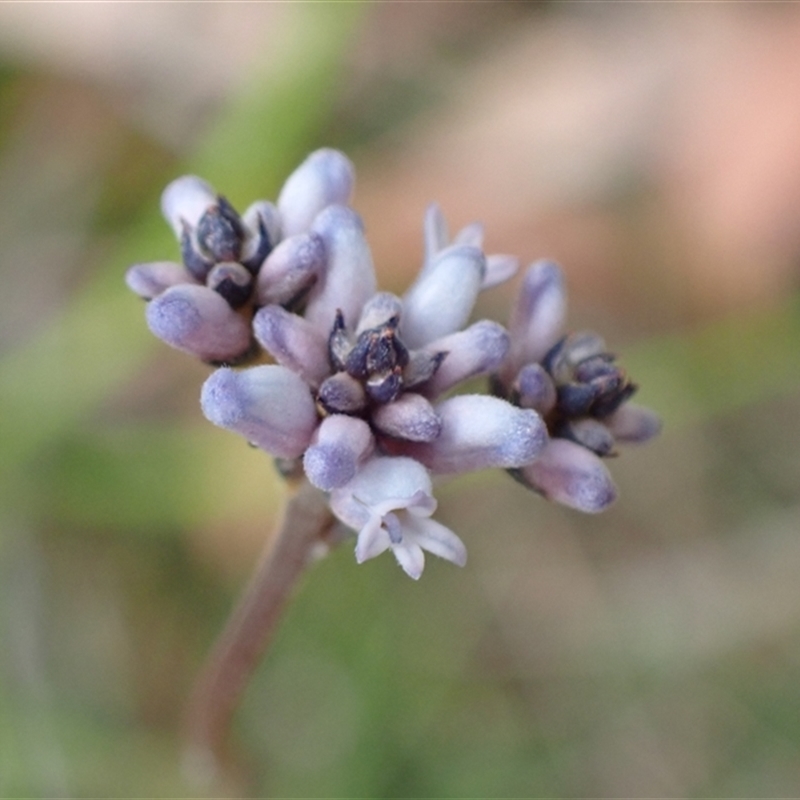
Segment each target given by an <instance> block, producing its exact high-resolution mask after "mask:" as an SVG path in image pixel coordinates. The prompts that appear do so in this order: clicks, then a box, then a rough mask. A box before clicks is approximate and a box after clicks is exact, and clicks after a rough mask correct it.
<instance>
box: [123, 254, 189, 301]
mask: <svg viewBox="0 0 800 800" xmlns="http://www.w3.org/2000/svg"><path fill="white" fill-rule="evenodd" d="M125 283H126V284H127V285H128V288H129V289H130V290H131V291H133V292H135V293H136V294H138V295H139V297H143V298H144V299H145V300H151V299H152V298H154V297H157V296H158V295H160V294H161V293H162V292H164V291H166V290H167V289H169V287H170V286H177V285H178V284H181V283H197V281H195V279H194V277H193V276H192V275H191V273H190V272H189V270H187V269H186V267H184V266H183V264H178V263H176V262H175V261H151V262H149V263H147V264H134V265H133V266H132V267H131V268H130V269H129V270H128V271H127V272H126V273H125Z"/></svg>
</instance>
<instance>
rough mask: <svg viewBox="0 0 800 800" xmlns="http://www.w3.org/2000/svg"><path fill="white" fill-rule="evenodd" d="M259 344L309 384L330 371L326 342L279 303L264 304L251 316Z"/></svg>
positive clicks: (319, 334)
mask: <svg viewBox="0 0 800 800" xmlns="http://www.w3.org/2000/svg"><path fill="white" fill-rule="evenodd" d="M253 332H254V333H255V337H256V339H257V340H258V342H259V344H260V345H261V346H262V347H263V348H264V349H265V350H266V351H267V352H268V353H269V354H270V355H271V356H272V357H273V358H274V359H275V360H276V361H277V362H278V363H279V364H282V365H283V366H284V367H287V368H288V369H290V370H292V372H296V373H297V374H298V375H300V376H301V377H302V378H303V380H305V381H306V382H307V383H309V384H311V385H312V386H318V385H319V384H320V382H321V381H322V380H323V379H324V378H325V377H326V376H327V375H328V374H329V373H330V364H329V363H328V342H327V340H326V339H325V337H324V336H323V335H322V334H321V333H320V332H319V331H318V330H317V329H316V328H315V327H314V326H313V325H311V324H310V323H309V322H307V321H306V320H305V319H303V318H302V317H300V316H298V315H297V314H292V313H291V312H289V311H287V310H286V309H284V308H281V306H264V308H260V309H259V310H258V311H257V312H256V315H255V317H253Z"/></svg>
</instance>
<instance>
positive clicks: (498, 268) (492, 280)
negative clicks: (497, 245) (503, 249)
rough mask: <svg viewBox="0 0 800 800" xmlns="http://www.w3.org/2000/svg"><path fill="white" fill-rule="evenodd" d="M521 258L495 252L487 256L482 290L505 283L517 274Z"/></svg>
mask: <svg viewBox="0 0 800 800" xmlns="http://www.w3.org/2000/svg"><path fill="white" fill-rule="evenodd" d="M518 269H519V259H518V258H517V257H516V256H507V255H500V254H495V255H491V256H486V274H485V275H484V276H483V281H482V283H481V291H483V290H484V289H491V288H492V287H493V286H498V285H499V284H501V283H505V282H506V281H507V280H510V279H511V278H513V277H514V275H516V274H517V270H518Z"/></svg>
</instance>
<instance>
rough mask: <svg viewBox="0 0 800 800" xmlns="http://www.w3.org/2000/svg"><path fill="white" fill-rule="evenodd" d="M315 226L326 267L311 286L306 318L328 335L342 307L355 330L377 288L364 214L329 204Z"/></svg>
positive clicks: (344, 314) (314, 230) (318, 217)
mask: <svg viewBox="0 0 800 800" xmlns="http://www.w3.org/2000/svg"><path fill="white" fill-rule="evenodd" d="M312 230H313V232H314V233H317V234H319V236H320V237H321V238H322V240H323V242H324V244H325V250H326V254H327V269H326V270H325V271H324V273H323V275H322V276H321V277H320V279H319V280H318V281H317V282H316V283H315V284H314V286H313V287H312V288H311V292H310V294H309V297H308V304H307V306H306V319H307V320H309V321H310V322H311V323H313V324H314V325H316V326H317V328H318V329H319V330H320V331H322V332H324V333H325V334H326V335H327V334H328V333H329V332H330V330H331V328H333V325H334V322H335V320H336V315H337V312H338V311H341V313H342V315H343V317H344V320H345V322H346V324H347V326H348V328H349V329H350V330H353V328H354V327H355V324H356V320H358V319H359V317H360V316H361V309H362V308H363V307H364V304H365V303H366V302H367V300H369V298H370V297H372V295H374V294H375V289H376V281H375V270H374V269H373V266H372V254H371V253H370V251H369V246H368V245H367V241H366V239H365V238H364V226H363V224H362V222H361V218H360V217H359V216H358V214H356V212H355V211H353V210H352V209H350V208H346V207H345V206H329V207H328V208H326V209H325V210H324V211H323V212H322V213H321V214H319V215H318V216H317V218H316V219H315V220H314V225H313V228H312Z"/></svg>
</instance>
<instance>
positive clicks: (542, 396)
mask: <svg viewBox="0 0 800 800" xmlns="http://www.w3.org/2000/svg"><path fill="white" fill-rule="evenodd" d="M511 391H512V395H513V396H514V398H515V399H516V400H517V402H515V405H519V406H520V407H521V408H532V409H533V410H534V411H538V412H539V414H541V415H542V416H544V415H546V414H548V413H549V412H550V411H551V410H552V409H553V407H554V406H555V404H556V397H557V395H556V386H555V384H554V383H553V379H552V378H551V377H550V375H548V373H547V370H546V369H545V368H544V367H543V366H542V365H541V364H526V365H525V366H524V367H523V368H522V369H521V370H520V371H519V374H518V375H517V379H516V380H515V381H514V384H513V386H512V387H511Z"/></svg>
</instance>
